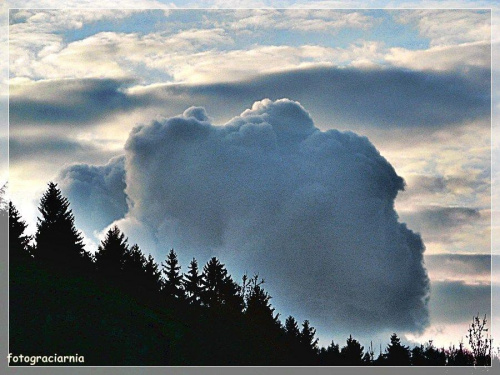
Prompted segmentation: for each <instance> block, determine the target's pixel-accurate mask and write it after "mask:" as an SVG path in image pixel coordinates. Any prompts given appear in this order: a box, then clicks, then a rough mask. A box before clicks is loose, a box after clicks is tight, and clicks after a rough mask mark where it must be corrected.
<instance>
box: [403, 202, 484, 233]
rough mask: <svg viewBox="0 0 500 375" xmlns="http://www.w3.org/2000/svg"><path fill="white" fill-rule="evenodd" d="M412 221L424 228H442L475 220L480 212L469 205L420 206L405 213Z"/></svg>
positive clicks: (479, 217) (478, 218)
mask: <svg viewBox="0 0 500 375" xmlns="http://www.w3.org/2000/svg"><path fill="white" fill-rule="evenodd" d="M405 218H408V219H409V220H411V222H412V223H413V222H414V223H415V224H416V223H421V226H422V227H424V228H426V229H434V230H442V229H450V228H453V227H459V226H462V225H464V224H470V223H473V222H477V221H478V220H480V219H481V214H480V212H479V210H478V209H476V208H469V207H435V206H430V207H421V209H420V211H418V212H415V213H413V214H411V215H405Z"/></svg>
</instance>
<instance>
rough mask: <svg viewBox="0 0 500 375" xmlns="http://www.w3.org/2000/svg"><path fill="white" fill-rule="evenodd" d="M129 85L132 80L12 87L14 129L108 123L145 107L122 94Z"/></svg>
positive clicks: (104, 80)
mask: <svg viewBox="0 0 500 375" xmlns="http://www.w3.org/2000/svg"><path fill="white" fill-rule="evenodd" d="M129 83H130V81H129V80H112V79H80V80H56V81H50V80H49V81H40V82H30V83H27V84H23V85H19V86H16V85H13V86H12V88H11V95H10V100H9V115H10V123H11V126H13V127H14V128H16V127H17V126H20V125H23V124H36V125H37V126H38V125H42V124H47V125H50V126H54V125H58V124H59V125H63V126H64V127H65V128H68V127H72V126H81V125H82V124H95V123H97V122H102V121H105V120H107V119H108V118H110V117H112V116H113V115H114V114H116V113H117V112H127V111H129V110H131V109H133V108H136V107H138V106H140V105H142V104H144V103H143V102H141V101H138V99H137V98H136V97H133V96H130V95H127V94H126V93H124V92H123V91H122V89H121V88H122V87H123V86H124V85H126V84H129Z"/></svg>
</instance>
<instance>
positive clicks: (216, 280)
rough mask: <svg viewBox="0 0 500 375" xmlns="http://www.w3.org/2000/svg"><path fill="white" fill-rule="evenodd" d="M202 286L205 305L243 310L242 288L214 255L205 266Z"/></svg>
mask: <svg viewBox="0 0 500 375" xmlns="http://www.w3.org/2000/svg"><path fill="white" fill-rule="evenodd" d="M202 286H203V294H202V302H203V304H204V305H205V306H208V307H221V306H225V307H229V308H231V309H233V310H235V311H240V312H241V311H242V310H243V305H244V302H243V297H242V296H241V288H240V287H239V286H238V285H237V284H236V283H235V282H234V280H233V279H232V278H231V276H229V275H228V272H227V270H226V268H225V266H224V264H222V263H221V262H220V261H219V260H218V259H217V258H216V257H212V258H211V259H210V260H209V261H208V262H207V264H206V265H205V266H204V267H203V275H202Z"/></svg>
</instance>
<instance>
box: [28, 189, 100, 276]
mask: <svg viewBox="0 0 500 375" xmlns="http://www.w3.org/2000/svg"><path fill="white" fill-rule="evenodd" d="M38 210H39V211H40V213H41V215H42V217H41V218H40V217H39V218H38V223H37V232H36V234H35V241H36V249H35V257H36V258H37V259H39V260H42V261H45V262H48V263H50V264H53V265H56V266H58V267H59V268H64V269H65V268H71V269H75V268H85V267H87V266H88V263H89V261H90V260H91V258H90V256H89V254H88V253H87V252H86V251H85V250H84V246H83V238H82V236H81V234H80V232H78V231H77V229H76V228H75V224H74V222H75V219H74V217H73V213H72V211H71V210H70V209H69V201H68V199H67V198H65V197H63V196H62V194H61V191H60V190H59V189H58V188H57V185H56V184H54V183H53V182H50V183H49V186H48V189H47V191H46V192H45V193H44V195H43V196H42V199H41V200H40V206H39V208H38Z"/></svg>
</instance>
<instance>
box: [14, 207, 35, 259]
mask: <svg viewBox="0 0 500 375" xmlns="http://www.w3.org/2000/svg"><path fill="white" fill-rule="evenodd" d="M26 228H27V225H26V222H24V221H23V220H22V219H21V215H20V214H19V211H18V210H17V209H16V207H15V206H14V204H12V202H9V256H10V259H9V260H10V261H27V260H30V259H31V254H30V248H29V242H30V240H31V236H28V235H26V234H24V231H25V230H26Z"/></svg>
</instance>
